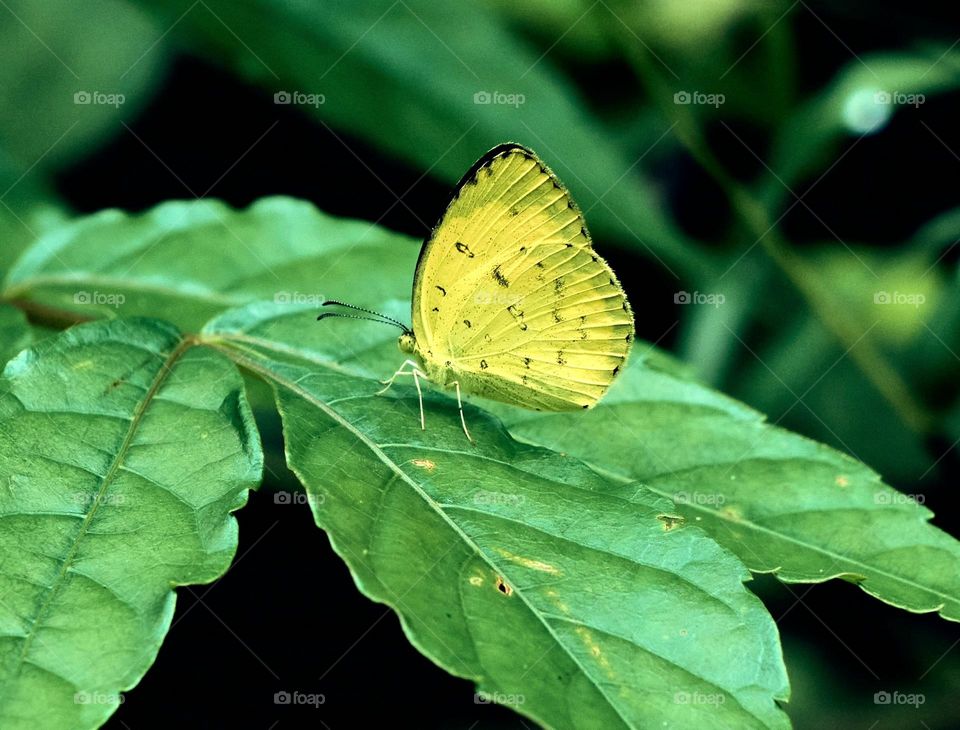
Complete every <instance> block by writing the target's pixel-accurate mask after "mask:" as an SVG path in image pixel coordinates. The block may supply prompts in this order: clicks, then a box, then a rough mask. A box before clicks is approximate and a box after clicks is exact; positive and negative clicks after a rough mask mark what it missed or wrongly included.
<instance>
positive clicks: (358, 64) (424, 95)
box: [143, 0, 712, 277]
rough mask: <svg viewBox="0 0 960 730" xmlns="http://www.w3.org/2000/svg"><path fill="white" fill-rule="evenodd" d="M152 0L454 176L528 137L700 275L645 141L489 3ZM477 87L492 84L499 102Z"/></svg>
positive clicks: (209, 49) (704, 262)
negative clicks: (659, 187)
mask: <svg viewBox="0 0 960 730" xmlns="http://www.w3.org/2000/svg"><path fill="white" fill-rule="evenodd" d="M143 4H144V5H145V6H147V5H149V8H150V9H151V11H154V12H158V11H159V9H162V18H163V19H164V22H166V23H173V21H175V20H177V21H178V22H177V23H176V27H175V28H174V30H173V33H174V34H180V35H181V36H182V37H186V38H187V39H188V41H189V42H190V43H191V47H193V48H196V49H198V50H201V51H205V52H206V53H207V54H208V55H210V56H212V57H213V58H215V59H216V60H218V61H220V62H221V63H224V64H226V65H229V66H231V67H232V68H233V69H234V70H235V71H236V72H238V73H239V74H241V75H243V76H245V77H247V78H249V79H251V80H252V81H254V82H257V83H260V84H261V85H263V86H265V87H266V88H267V89H268V90H269V93H270V94H271V95H272V94H274V93H278V92H282V91H286V92H288V93H291V92H295V91H299V92H300V93H302V94H315V95H323V97H324V102H323V103H319V104H312V105H311V104H306V105H303V106H302V109H303V110H304V112H306V113H309V114H311V115H313V116H314V117H316V118H317V119H319V120H320V121H321V122H322V123H324V124H329V125H332V126H333V127H336V128H338V129H341V130H344V131H346V132H349V134H350V135H353V136H358V137H361V138H364V139H366V140H369V141H370V142H372V143H373V144H375V145H377V146H378V147H380V148H382V149H384V150H386V151H388V152H390V153H393V154H395V155H397V156H399V157H401V158H403V159H405V160H407V161H409V162H411V163H413V164H415V165H417V166H418V167H419V168H420V169H422V170H425V171H428V172H430V173H432V174H436V175H440V176H442V177H443V178H444V179H445V180H447V181H448V182H449V183H450V184H451V185H452V184H453V183H454V182H455V181H456V180H458V179H459V178H460V176H461V175H462V174H463V173H464V172H466V170H467V169H468V168H469V167H470V165H471V164H472V163H473V162H474V160H476V159H477V158H478V157H479V156H480V155H481V154H482V153H483V152H486V151H487V150H488V149H490V148H491V147H493V146H494V145H497V144H499V143H501V142H506V141H511V140H515V141H520V142H523V143H525V144H527V145H529V146H530V147H532V148H534V149H535V150H537V152H538V154H540V156H541V157H543V159H544V160H545V161H546V162H547V164H549V165H550V166H551V167H552V168H553V169H554V170H555V171H556V172H557V173H558V174H559V175H560V177H561V178H562V179H563V181H564V182H565V183H566V184H567V185H568V186H569V187H570V189H571V190H572V192H573V194H574V197H575V198H576V199H577V201H578V202H579V203H580V206H581V207H582V208H583V209H584V210H585V211H588V224H589V225H590V227H591V230H593V231H594V233H596V234H599V235H601V236H604V237H608V236H609V237H611V240H614V241H619V242H623V243H627V244H628V245H632V246H634V247H636V248H637V249H638V250H639V251H640V252H641V253H644V254H646V255H651V254H652V255H654V256H656V257H659V258H660V259H661V260H662V261H663V262H665V263H666V265H668V266H669V267H671V268H673V269H675V270H677V271H678V272H681V271H682V272H686V273H688V274H692V275H694V276H701V277H702V276H703V275H705V273H706V270H707V269H708V268H709V267H710V266H711V265H712V258H711V257H709V256H708V255H707V254H706V252H705V251H704V250H703V249H701V248H700V247H699V246H698V245H697V244H696V243H695V242H694V241H692V240H691V239H688V238H686V237H685V236H684V235H683V234H682V233H681V232H680V230H679V229H678V228H677V227H676V225H675V224H674V223H673V222H672V221H671V220H670V218H669V217H668V216H667V215H666V214H665V213H664V210H665V207H664V206H663V205H662V201H661V200H660V196H659V195H658V193H657V191H656V188H655V187H654V185H653V184H652V183H651V181H650V180H649V179H647V178H645V177H644V176H643V172H642V168H641V167H640V166H639V165H637V164H636V163H635V162H634V161H635V160H637V158H638V157H639V156H641V153H642V152H643V150H642V149H640V150H625V149H621V148H620V147H619V146H618V145H616V144H614V143H613V142H612V141H611V140H610V139H609V137H607V136H606V134H605V131H604V128H603V126H602V125H601V124H599V123H598V122H597V121H596V120H595V119H593V118H592V117H591V116H589V115H588V114H587V113H586V112H585V107H584V104H583V101H582V100H581V99H580V98H578V96H577V94H576V93H575V92H574V90H573V89H572V88H571V83H570V82H569V81H568V80H567V79H566V78H565V77H563V76H562V75H560V74H559V73H558V72H557V71H556V70H555V69H554V67H553V66H552V64H551V59H550V58H549V57H544V56H543V55H542V54H541V53H540V52H539V51H537V50H536V49H533V48H531V47H530V46H529V44H528V42H527V41H526V40H525V39H523V38H521V37H519V36H518V35H517V34H516V33H515V32H514V31H513V30H511V28H510V25H509V24H508V23H507V22H506V21H505V20H504V19H503V18H501V17H499V15H498V14H497V13H496V12H495V11H493V10H492V9H490V8H488V7H485V6H484V5H483V4H482V3H464V4H461V5H459V6H458V7H457V12H456V13H451V12H449V9H448V8H447V7H446V6H444V5H442V4H437V3H436V2H432V1H431V0H405V1H404V2H394V0H368V1H367V2H364V3H360V4H358V3H352V2H343V1H342V0H341V1H339V2H323V3H237V2H232V1H231V0H209V2H207V3H204V4H203V5H202V6H196V5H195V4H193V3H191V0H164V1H163V2H159V3H158V2H151V3H149V4H147V3H143ZM191 8H192V9H191ZM598 12H601V11H600V10H598ZM224 25H226V26H227V27H228V28H229V29H230V31H231V32H230V33H226V32H224ZM358 89H363V90H364V93H357V90H358ZM495 93H499V94H502V95H503V96H502V97H497V99H501V101H498V100H497V99H494V97H493V96H492V95H493V94H495ZM476 94H490V95H491V96H490V97H489V102H490V103H478V102H477V99H476V98H475V95H476ZM485 98H486V97H483V99H485ZM511 98H512V99H513V102H510V103H508V102H509V99H511ZM666 126H667V125H666V124H663V125H662V128H661V129H660V130H659V131H658V132H657V137H660V136H662V134H663V133H664V132H666V131H667V130H666ZM584 150H589V154H586V155H585V154H584V153H583V152H584ZM439 213H440V211H439V210H438V211H437V215H438V216H439ZM426 223H427V224H428V225H432V224H433V223H434V221H433V220H428V221H426Z"/></svg>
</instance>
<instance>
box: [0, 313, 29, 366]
mask: <svg viewBox="0 0 960 730" xmlns="http://www.w3.org/2000/svg"><path fill="white" fill-rule="evenodd" d="M31 340H33V333H32V332H31V330H30V324H29V323H28V322H27V318H26V317H25V316H24V315H23V312H21V311H20V310H19V309H14V308H13V307H11V306H9V305H7V304H0V365H3V364H4V363H6V362H7V360H9V359H10V358H11V357H13V356H14V355H16V354H17V353H18V352H20V350H22V349H23V348H25V347H26V346H27V345H29V344H30V342H31Z"/></svg>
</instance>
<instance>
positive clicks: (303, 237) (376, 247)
mask: <svg viewBox="0 0 960 730" xmlns="http://www.w3.org/2000/svg"><path fill="white" fill-rule="evenodd" d="M416 253H417V249H416V246H415V245H414V242H413V240H412V239H409V238H407V237H406V236H400V235H398V234H394V233H390V232H389V231H387V230H385V229H383V228H380V227H377V226H372V225H370V224H369V223H364V222H361V221H352V220H344V219H338V218H333V217H330V216H326V215H323V214H322V213H319V212H318V211H317V210H316V208H314V207H313V206H312V205H311V204H309V203H306V202H303V201H298V200H293V199H290V198H279V197H278V198H265V199H263V200H261V201H259V202H258V203H257V204H255V205H253V206H251V207H250V208H248V209H246V210H243V211H234V210H232V209H230V208H228V207H227V206H225V205H224V204H223V203H221V202H219V201H195V202H183V201H174V202H169V203H163V204H161V205H158V206H157V207H156V208H153V209H152V210H150V211H148V212H146V213H143V214H140V215H129V214H127V213H124V212H122V211H118V210H106V211H103V212H100V213H96V214H94V215H90V216H86V217H83V218H79V219H77V220H76V221H75V222H72V223H68V224H66V225H63V226H60V227H58V228H56V229H55V230H52V231H50V232H48V233H47V234H46V235H45V236H43V237H42V238H41V239H40V241H38V242H37V243H36V245H34V246H33V247H31V249H30V250H29V252H27V253H26V254H25V255H24V256H22V257H21V259H20V260H19V261H18V263H17V265H16V266H15V267H14V268H13V269H12V270H11V271H10V273H9V275H8V276H7V280H6V283H5V286H4V290H3V291H2V292H0V296H2V298H7V299H27V300H30V301H35V302H40V303H43V304H45V305H47V306H55V307H58V308H60V309H63V310H66V311H69V312H76V313H77V314H80V315H83V316H86V317H116V316H120V315H122V316H134V315H142V316H150V317H160V318H163V319H167V320H169V321H171V322H174V323H175V324H177V325H178V326H179V327H181V328H182V329H184V330H187V331H192V330H193V331H195V330H196V329H198V328H199V327H200V326H201V325H202V324H203V322H205V321H207V320H208V319H209V318H210V317H212V316H214V315H215V314H217V313H218V312H221V311H223V310H226V309H229V308H231V307H234V306H236V305H238V304H243V303H244V302H247V301H251V300H255V299H264V298H269V299H275V300H277V301H293V302H297V301H300V302H304V301H308V302H318V301H319V298H320V297H321V296H322V293H323V292H321V291H319V290H318V287H317V284H318V281H317V280H318V279H319V278H321V277H322V278H323V280H324V281H333V282H336V286H335V287H328V288H327V289H326V290H325V293H327V294H331V295H336V294H340V295H342V296H344V297H349V298H351V300H354V301H356V300H357V299H358V298H359V300H360V302H361V303H362V302H363V301H366V300H368V299H370V300H371V303H376V302H379V301H382V299H383V298H384V297H385V296H387V295H388V294H389V293H392V292H396V291H404V292H405V294H404V296H408V295H407V294H406V291H407V290H408V289H409V282H410V278H411V277H412V271H413V269H412V264H410V267H409V268H408V264H407V262H408V261H413V260H414V259H415V257H416ZM371 271H377V272H378V273H377V276H371V275H370V272H371ZM356 292H359V293H360V295H361V296H359V297H358V296H357V294H356Z"/></svg>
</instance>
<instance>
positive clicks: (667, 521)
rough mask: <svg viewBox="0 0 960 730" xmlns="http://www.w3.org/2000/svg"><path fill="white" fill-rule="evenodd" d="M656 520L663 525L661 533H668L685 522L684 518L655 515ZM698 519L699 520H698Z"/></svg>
mask: <svg viewBox="0 0 960 730" xmlns="http://www.w3.org/2000/svg"><path fill="white" fill-rule="evenodd" d="M657 519H658V520H660V521H661V522H662V523H663V531H664V532H670V530H673V529H676V528H677V527H681V526H682V525H683V523H684V522H685V520H684V518H683V517H682V516H680V515H667V514H662V515H657ZM698 519H699V518H698Z"/></svg>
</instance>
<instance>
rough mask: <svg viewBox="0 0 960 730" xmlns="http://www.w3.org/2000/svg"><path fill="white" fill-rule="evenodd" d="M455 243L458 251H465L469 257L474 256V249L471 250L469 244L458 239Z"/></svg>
mask: <svg viewBox="0 0 960 730" xmlns="http://www.w3.org/2000/svg"><path fill="white" fill-rule="evenodd" d="M453 245H454V246H456V249H457V251H459V252H460V253H465V254H466V255H467V257H468V258H471V259H472V258H473V251H471V250H470V247H469V246H468V245H467V244H465V243H461V242H460V241H457V242H456V243H455V244H453Z"/></svg>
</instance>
